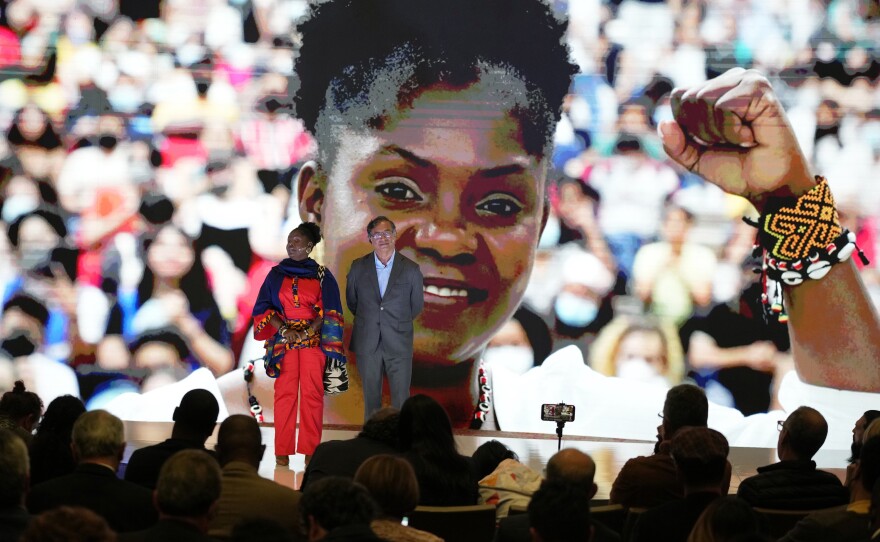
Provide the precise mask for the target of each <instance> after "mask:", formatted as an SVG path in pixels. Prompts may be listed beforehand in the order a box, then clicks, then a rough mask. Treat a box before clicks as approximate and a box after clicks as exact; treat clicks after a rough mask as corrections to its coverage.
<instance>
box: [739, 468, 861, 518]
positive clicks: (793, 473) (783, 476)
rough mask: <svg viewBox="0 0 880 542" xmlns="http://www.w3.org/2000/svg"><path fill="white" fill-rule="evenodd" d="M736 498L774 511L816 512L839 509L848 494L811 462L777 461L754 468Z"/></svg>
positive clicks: (743, 482)
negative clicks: (836, 507) (752, 473)
mask: <svg viewBox="0 0 880 542" xmlns="http://www.w3.org/2000/svg"><path fill="white" fill-rule="evenodd" d="M736 496H737V497H739V498H741V499H744V500H745V501H746V502H748V503H749V504H751V505H752V506H756V507H759V508H773V509H776V510H818V509H820V508H831V507H833V506H841V505H844V504H846V503H847V502H848V501H849V491H848V490H847V489H846V488H845V487H843V484H841V483H840V479H838V478H837V476H835V475H833V474H831V473H830V472H825V471H822V470H817V469H816V462H815V461H780V462H779V463H774V464H772V465H767V466H765V467H758V474H756V475H754V476H751V477H749V478H746V479H745V480H743V481H742V482H741V483H740V484H739V489H738V490H737V492H736Z"/></svg>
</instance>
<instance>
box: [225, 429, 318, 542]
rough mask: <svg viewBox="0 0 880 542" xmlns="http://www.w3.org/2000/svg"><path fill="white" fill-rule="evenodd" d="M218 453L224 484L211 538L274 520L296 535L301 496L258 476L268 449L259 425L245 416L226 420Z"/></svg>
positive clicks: (226, 535) (228, 534)
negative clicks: (248, 522) (237, 527)
mask: <svg viewBox="0 0 880 542" xmlns="http://www.w3.org/2000/svg"><path fill="white" fill-rule="evenodd" d="M216 450H217V458H218V459H219V460H220V466H221V468H222V481H223V483H222V489H221V491H220V499H219V500H218V501H217V509H216V513H215V514H214V517H213V518H211V525H210V527H209V529H208V534H210V535H211V536H215V537H229V536H231V535H232V530H233V527H234V526H235V525H236V524H238V523H240V522H241V521H243V520H252V519H271V520H273V521H275V522H277V523H279V524H280V525H282V526H283V527H284V528H285V529H287V530H288V532H290V533H291V534H293V533H296V532H297V530H298V528H299V514H298V513H297V512H298V507H299V500H300V496H301V494H300V493H299V492H296V491H294V490H292V489H290V488H289V487H286V486H283V485H281V484H277V483H275V482H273V481H271V480H267V479H265V478H262V477H261V476H260V475H259V474H258V469H259V467H260V461H261V460H262V459H263V454H264V453H265V451H266V445H265V444H263V441H262V435H261V434H260V426H259V424H258V423H257V421H256V420H255V419H254V418H253V417H251V416H247V415H244V414H234V415H232V416H229V417H228V418H226V419H225V420H223V423H221V424H220V429H219V430H218V432H217V447H216Z"/></svg>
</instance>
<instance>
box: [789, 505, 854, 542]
mask: <svg viewBox="0 0 880 542" xmlns="http://www.w3.org/2000/svg"><path fill="white" fill-rule="evenodd" d="M858 504H859V501H856V502H855V503H850V504H849V505H847V506H839V507H837V508H832V509H831V510H820V511H819V512H813V513H812V514H810V515H809V516H807V517H805V518H804V519H802V520H800V521H799V522H798V523H797V525H795V526H794V528H793V529H792V530H790V531H789V532H788V533H786V535H785V536H783V537H782V538H780V539H779V542H830V541H832V540H833V541H834V542H861V541H862V540H867V539H868V537H869V536H871V532H870V531H869V530H868V517H869V516H868V514H865V513H861V512H859V511H856V510H852V508H858V506H853V505H858ZM861 504H862V505H863V507H862V508H867V502H864V501H863V502H861Z"/></svg>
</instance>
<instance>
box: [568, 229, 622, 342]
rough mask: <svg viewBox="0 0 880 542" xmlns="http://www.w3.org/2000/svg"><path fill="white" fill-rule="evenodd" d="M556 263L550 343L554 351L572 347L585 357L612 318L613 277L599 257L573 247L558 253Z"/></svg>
mask: <svg viewBox="0 0 880 542" xmlns="http://www.w3.org/2000/svg"><path fill="white" fill-rule="evenodd" d="M557 262H558V267H557V268H556V269H557V273H558V274H559V275H560V288H559V291H558V293H557V294H556V297H555V299H554V300H553V334H554V341H555V343H556V345H557V347H558V348H559V347H562V346H565V345H568V344H575V345H577V346H578V347H579V348H580V349H581V351H582V352H583V353H584V354H585V355H586V353H587V350H588V347H589V345H590V344H591V343H592V342H593V339H594V338H595V336H596V334H597V333H598V332H599V330H601V329H602V327H603V326H605V325H606V324H607V323H608V322H610V321H611V319H612V316H613V311H612V305H611V300H612V295H611V294H612V288H613V287H614V283H615V275H614V273H613V272H612V270H611V269H609V268H608V267H607V265H606V264H605V263H603V262H602V260H601V259H600V258H599V257H597V256H596V255H594V254H592V253H590V252H587V251H585V250H583V249H581V248H578V247H575V246H571V247H566V248H563V249H561V250H559V252H558V253H557Z"/></svg>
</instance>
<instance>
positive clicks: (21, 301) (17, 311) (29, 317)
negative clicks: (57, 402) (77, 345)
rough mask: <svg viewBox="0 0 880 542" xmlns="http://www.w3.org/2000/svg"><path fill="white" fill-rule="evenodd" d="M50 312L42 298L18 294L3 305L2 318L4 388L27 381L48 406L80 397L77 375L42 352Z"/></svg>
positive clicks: (0, 343) (0, 382) (0, 360)
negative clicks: (66, 397) (16, 382)
mask: <svg viewBox="0 0 880 542" xmlns="http://www.w3.org/2000/svg"><path fill="white" fill-rule="evenodd" d="M48 321H49V310H48V309H47V308H46V306H45V305H44V304H43V303H42V302H41V301H39V300H38V299H36V298H34V297H32V296H30V295H26V294H16V295H14V296H12V297H11V298H10V299H9V300H8V301H6V303H4V305H3V312H2V316H0V389H11V388H12V385H13V382H14V381H16V380H23V381H24V383H25V385H26V387H27V388H28V389H30V390H32V391H33V392H35V393H36V394H37V395H39V396H40V397H41V398H42V399H43V400H44V401H45V402H46V403H47V404H48V403H50V402H51V401H52V400H53V399H55V398H56V397H60V396H62V395H68V394H69V395H73V396H76V397H79V384H78V383H77V380H76V373H74V371H73V369H71V368H70V367H68V366H67V365H65V364H63V363H60V362H58V361H55V360H53V359H51V358H49V357H48V356H46V355H45V354H43V352H42V348H41V345H42V344H43V336H44V334H45V333H46V324H47V322H48Z"/></svg>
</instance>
